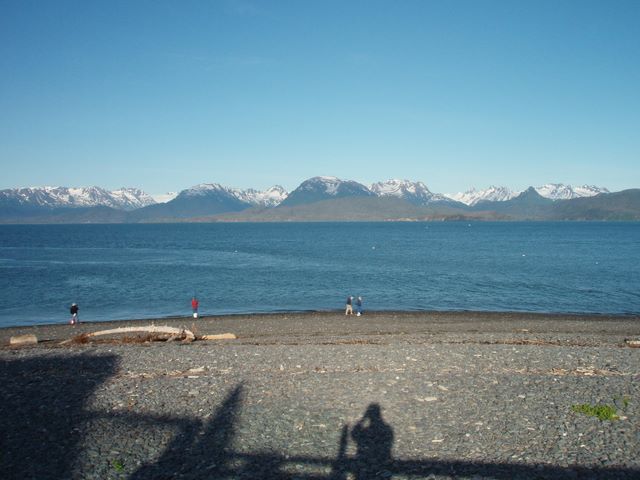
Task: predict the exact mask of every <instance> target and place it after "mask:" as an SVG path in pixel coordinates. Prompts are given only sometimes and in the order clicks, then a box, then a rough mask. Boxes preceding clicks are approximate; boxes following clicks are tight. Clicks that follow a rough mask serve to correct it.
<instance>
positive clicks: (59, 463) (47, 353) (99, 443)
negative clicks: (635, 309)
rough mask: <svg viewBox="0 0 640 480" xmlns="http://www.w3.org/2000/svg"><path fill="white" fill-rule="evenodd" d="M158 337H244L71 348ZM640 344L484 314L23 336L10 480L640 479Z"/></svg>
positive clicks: (290, 316)
mask: <svg viewBox="0 0 640 480" xmlns="http://www.w3.org/2000/svg"><path fill="white" fill-rule="evenodd" d="M152 323H154V324H155V325H169V326H180V327H185V328H189V329H193V330H194V332H195V333H196V335H203V334H217V333H227V332H230V333H234V334H235V335H236V336H237V339H235V340H223V341H202V340H198V341H195V342H192V343H183V342H179V341H173V342H147V343H123V342H121V341H117V340H103V341H100V342H89V343H72V344H66V345H60V342H61V341H62V340H64V339H68V338H70V337H72V336H75V335H78V334H80V333H86V332H93V331H97V330H101V329H106V328H113V327H116V326H133V325H150V324H152ZM23 334H35V335H36V336H37V337H38V340H39V343H38V344H37V345H32V346H23V347H15V346H9V339H10V337H12V336H16V335H23ZM638 339H640V318H639V317H637V316H625V317H609V316H572V315H543V314H522V313H472V312H460V313H441V312H439V313H435V312H421V313H405V312H367V313H366V314H365V315H363V316H362V317H356V316H355V315H354V316H349V317H345V316H344V315H343V314H341V313H336V312H319V313H287V314H270V315H234V316H224V317H207V318H201V319H197V320H194V319H191V318H173V319H158V320H155V321H151V320H138V321H127V322H100V323H83V324H81V325H78V326H76V327H72V326H70V325H45V326H37V327H14V328H5V329H1V330H0V344H1V345H2V347H0V375H1V378H0V382H1V385H2V388H1V389H0V409H1V412H0V413H1V415H0V419H1V420H0V432H1V434H0V439H1V443H0V476H2V478H6V479H67V478H68V479H171V478H185V479H205V478H206V479H209V478H211V479H214V478H255V479H268V478H276V479H370V478H394V479H408V478H429V479H450V478H468V479H481V478H499V479H512V478H521V479H543V478H554V479H555V478H557V479H561V478H562V479H564V478H629V479H631V478H640V349H639V348H631V347H630V346H629V345H628V343H627V342H626V340H638ZM580 405H583V406H585V405H587V406H597V405H600V406H603V405H608V406H610V407H612V408H613V409H615V415H616V418H613V419H603V420H601V419H599V418H597V417H594V416H590V415H587V414H585V413H584V412H580V411H576V410H580V407H579V406H580ZM582 409H583V410H584V408H582Z"/></svg>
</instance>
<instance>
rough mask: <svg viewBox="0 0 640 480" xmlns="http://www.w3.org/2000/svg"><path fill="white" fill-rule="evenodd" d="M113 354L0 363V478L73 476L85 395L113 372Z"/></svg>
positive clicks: (115, 361) (115, 365)
mask: <svg viewBox="0 0 640 480" xmlns="http://www.w3.org/2000/svg"><path fill="white" fill-rule="evenodd" d="M116 367H117V357H116V356H113V355H101V356H96V355H78V356H75V357H71V356H68V355H65V356H54V357H49V356H47V357H41V358H29V359H25V360H11V361H1V362H0V477H2V478H4V479H14V478H15V479H21V480H22V479H31V478H33V479H48V478H51V479H62V478H71V477H72V476H73V475H72V468H73V464H74V460H75V458H76V456H77V455H76V452H78V451H79V450H80V449H81V448H82V445H80V444H79V443H80V440H81V438H82V424H83V423H84V422H85V421H86V420H87V418H88V416H87V413H86V412H85V410H84V407H85V404H86V402H87V400H88V398H89V396H90V395H91V394H92V393H93V392H94V390H95V389H96V388H97V387H98V386H100V385H101V384H102V383H103V382H104V381H105V380H106V379H108V378H109V377H110V376H111V375H113V374H114V373H115V371H116Z"/></svg>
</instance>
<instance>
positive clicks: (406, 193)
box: [369, 179, 451, 205]
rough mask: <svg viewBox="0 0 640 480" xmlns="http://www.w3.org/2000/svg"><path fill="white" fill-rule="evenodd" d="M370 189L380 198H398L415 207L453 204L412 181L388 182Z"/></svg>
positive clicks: (444, 197) (379, 183)
mask: <svg viewBox="0 0 640 480" xmlns="http://www.w3.org/2000/svg"><path fill="white" fill-rule="evenodd" d="M369 189H370V190H371V191H372V192H373V193H374V194H376V195H377V196H378V197H397V198H401V199H403V200H406V201H407V202H409V203H412V204H414V205H428V204H430V203H438V202H451V199H450V198H448V197H446V196H444V195H442V194H439V193H433V192H431V191H430V190H429V189H428V188H427V186H426V185H425V184H424V183H422V182H412V181H410V180H397V179H392V180H386V181H384V182H377V183H374V184H372V185H371V186H370V187H369Z"/></svg>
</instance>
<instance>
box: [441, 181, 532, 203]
mask: <svg viewBox="0 0 640 480" xmlns="http://www.w3.org/2000/svg"><path fill="white" fill-rule="evenodd" d="M519 194H520V192H516V191H513V190H511V189H509V188H507V187H495V186H493V185H492V186H490V187H489V188H485V189H484V190H476V189H475V188H472V189H471V190H467V191H466V192H460V193H453V194H445V196H446V197H448V198H450V199H452V200H455V201H457V202H462V203H464V204H466V205H469V206H473V205H475V204H476V203H478V202H483V201H484V202H504V201H506V200H511V199H512V198H515V197H517V196H518V195H519Z"/></svg>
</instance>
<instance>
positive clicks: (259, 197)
mask: <svg viewBox="0 0 640 480" xmlns="http://www.w3.org/2000/svg"><path fill="white" fill-rule="evenodd" d="M233 192H234V194H235V195H236V197H237V198H238V199H239V200H242V201H243V202H247V203H250V204H251V205H256V206H260V207H275V206H276V205H279V204H280V203H282V201H283V200H284V199H285V198H287V195H289V194H288V192H287V191H286V190H285V189H284V188H282V187H281V186H280V185H275V186H273V187H271V188H268V189H266V190H265V191H262V192H261V191H259V190H255V189H253V188H249V189H247V190H235V189H234V190H233Z"/></svg>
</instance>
